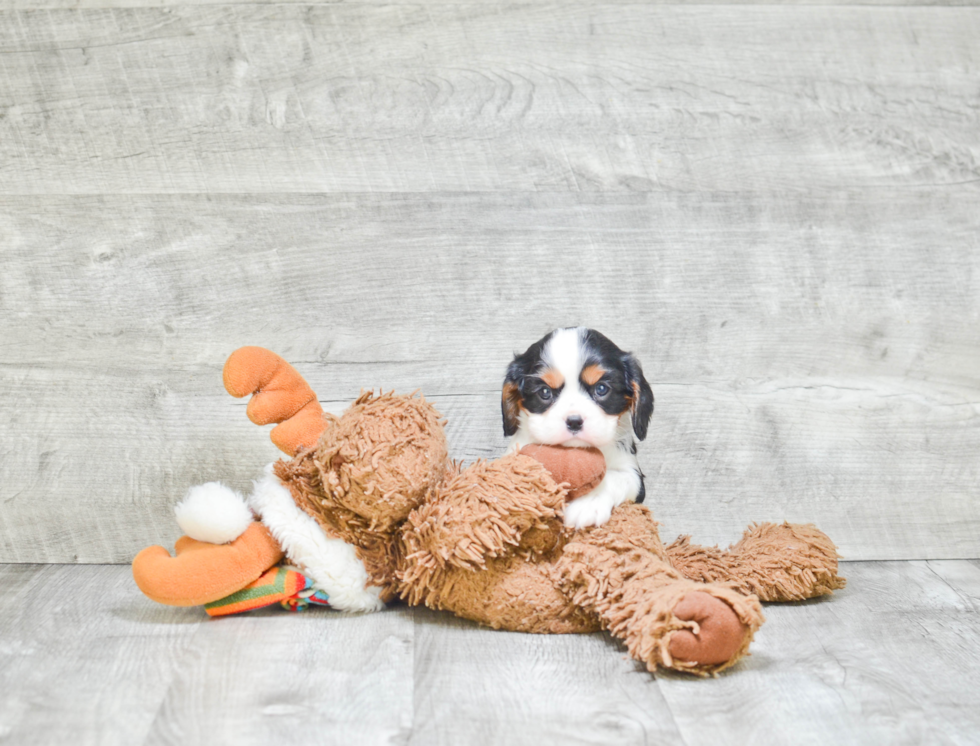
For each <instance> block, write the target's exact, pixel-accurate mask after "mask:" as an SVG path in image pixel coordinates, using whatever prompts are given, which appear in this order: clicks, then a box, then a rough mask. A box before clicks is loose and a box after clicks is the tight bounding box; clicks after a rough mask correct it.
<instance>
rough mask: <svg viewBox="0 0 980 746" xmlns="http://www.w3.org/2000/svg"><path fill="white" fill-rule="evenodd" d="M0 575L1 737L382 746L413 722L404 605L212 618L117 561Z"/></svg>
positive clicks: (409, 630)
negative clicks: (145, 585) (152, 595)
mask: <svg viewBox="0 0 980 746" xmlns="http://www.w3.org/2000/svg"><path fill="white" fill-rule="evenodd" d="M0 584H2V586H3V588H4V589H5V597H6V598H7V599H8V601H9V603H6V604H4V606H3V609H2V610H0V631H2V636H0V683H2V685H0V692H2V693H0V738H3V739H6V740H7V742H9V743H17V744H42V743H43V744H50V743H69V742H70V743H77V744H138V743H146V744H181V746H188V745H189V744H198V743H232V742H233V743H272V742H288V743H302V742H309V743H313V742H317V743H327V742H329V743H354V742H357V743H381V742H387V741H388V740H390V739H392V738H393V737H395V736H397V734H398V733H399V732H401V731H403V730H406V729H407V728H408V727H409V725H410V724H411V718H412V668H413V653H412V647H413V643H412V636H413V623H412V620H411V618H410V616H408V615H407V614H405V613H398V612H393V613H391V614H376V615H370V616H364V617H357V616H345V615H343V614H340V613H334V612H327V613H325V614H322V615H319V614H316V613H314V614H290V613H288V612H285V611H282V610H281V609H277V610H275V611H265V610H263V611H260V612H255V613H252V614H249V615H247V616H241V617H235V618H230V619H221V620H209V619H208V617H207V616H206V615H205V613H204V610H203V609H202V608H191V609H176V608H172V607H165V606H159V605H156V604H154V603H153V602H151V601H149V600H148V599H146V598H144V597H142V596H141V595H140V593H139V591H138V590H137V589H136V587H135V584H134V582H133V580H132V577H131V575H130V573H129V570H128V568H125V567H118V566H116V567H104V566H103V567H100V566H87V567H78V566H76V567H64V566H61V567H52V566H48V567H37V566H29V565H19V566H10V565H8V566H0ZM11 593H12V596H11ZM381 703H383V706H379V705H381Z"/></svg>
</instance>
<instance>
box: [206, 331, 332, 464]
mask: <svg viewBox="0 0 980 746" xmlns="http://www.w3.org/2000/svg"><path fill="white" fill-rule="evenodd" d="M222 377H223V378H224V382H225V389H226V390H227V391H228V393H229V394H231V395H232V396H235V397H239V398H241V397H243V396H248V395H249V394H252V399H251V401H249V403H248V409H247V410H246V413H247V414H248V418H249V419H250V420H251V421H252V422H254V423H255V424H256V425H268V424H269V423H272V422H276V423H279V424H277V425H276V427H274V428H273V429H272V432H271V433H270V434H269V437H271V438H272V442H273V443H275V444H276V446H277V447H278V448H279V450H281V451H283V452H284V453H287V454H289V455H290V456H293V455H295V454H296V452H297V451H298V450H299V449H300V448H310V447H312V446H314V445H316V442H317V441H318V440H319V439H320V433H322V432H323V428H324V426H325V423H324V421H323V408H322V407H321V406H320V402H318V401H317V399H316V394H315V393H313V389H311V388H310V384H308V383H307V382H306V380H305V379H304V378H303V376H301V375H300V374H299V373H298V372H297V370H296V369H295V368H294V367H293V366H292V365H290V364H289V363H287V362H286V361H285V360H283V359H282V358H281V357H279V355H277V354H276V353H274V352H271V351H269V350H267V349H265V348H264V347H239V348H238V349H237V350H235V351H234V352H233V353H231V355H229V356H228V360H227V362H225V368H224V371H223V373H222Z"/></svg>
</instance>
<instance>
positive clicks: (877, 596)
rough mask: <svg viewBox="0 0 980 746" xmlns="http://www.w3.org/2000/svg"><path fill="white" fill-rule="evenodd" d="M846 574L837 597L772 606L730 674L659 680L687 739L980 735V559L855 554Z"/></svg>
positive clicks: (933, 740) (901, 740)
mask: <svg viewBox="0 0 980 746" xmlns="http://www.w3.org/2000/svg"><path fill="white" fill-rule="evenodd" d="M845 574H846V575H847V577H848V585H847V588H846V589H845V590H844V591H842V592H839V593H837V594H835V595H834V596H833V597H831V598H829V599H826V600H820V601H811V602H804V603H798V604H785V605H782V604H780V605H768V606H767V607H766V610H765V612H766V617H767V619H768V622H767V624H766V625H765V626H764V627H763V628H762V630H761V632H760V633H759V635H758V636H757V638H756V639H757V644H756V645H755V646H754V651H753V655H752V656H751V657H750V658H749V659H747V660H746V661H745V662H744V663H742V664H740V665H739V666H738V667H737V668H736V669H734V670H733V673H732V675H729V676H724V677H721V678H718V679H714V680H710V681H706V682H704V685H702V686H698V684H699V683H701V682H695V681H690V680H687V679H682V678H680V677H679V676H662V677H661V678H660V680H659V684H660V688H661V691H663V693H664V696H665V698H666V699H667V702H668V703H669V704H670V705H671V708H672V711H673V714H674V718H675V720H676V722H677V726H678V729H679V730H680V732H681V734H682V736H683V738H684V740H685V743H691V744H695V743H753V744H760V745H761V744H779V745H780V746H783V745H785V744H820V743H834V744H855V745H858V744H869V743H889V744H919V743H930V744H966V743H973V742H975V740H976V734H977V731H978V728H980V711H978V710H977V708H976V707H975V705H974V703H973V701H972V699H973V696H974V695H973V693H974V692H976V691H977V690H978V689H980V673H978V672H980V667H978V666H977V662H978V660H980V647H978V645H977V640H978V633H980V616H978V610H980V605H978V604H980V596H978V595H977V590H978V586H980V571H978V568H977V565H976V563H975V562H973V563H968V562H949V563H931V562H930V563H926V562H894V563H847V564H846V565H845ZM947 575H948V576H950V580H949V581H947V580H946V577H947ZM963 581H965V582H963Z"/></svg>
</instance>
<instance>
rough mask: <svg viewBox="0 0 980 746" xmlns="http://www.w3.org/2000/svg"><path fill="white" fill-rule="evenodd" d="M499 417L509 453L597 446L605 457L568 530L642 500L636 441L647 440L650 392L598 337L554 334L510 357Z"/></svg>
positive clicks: (623, 356)
mask: <svg viewBox="0 0 980 746" xmlns="http://www.w3.org/2000/svg"><path fill="white" fill-rule="evenodd" d="M501 411H502V413H503V418H504V434H505V435H507V436H509V437H511V449H512V450H513V451H519V450H520V449H521V448H523V447H524V446H526V445H529V444H532V443H541V444H546V445H562V446H566V447H568V448H587V447H589V446H594V447H595V448H598V449H599V450H600V451H601V452H602V455H603V456H604V457H605V459H606V476H605V478H604V479H603V480H602V481H601V482H600V483H599V485H598V486H597V487H596V488H595V489H593V490H592V491H591V492H589V493H588V494H587V495H583V496H582V497H579V498H578V499H576V500H573V501H572V502H571V503H569V504H568V505H567V506H566V507H565V525H566V526H568V527H570V528H585V527H586V526H601V525H602V524H603V523H605V522H606V521H608V520H609V517H610V515H611V514H612V510H613V508H615V507H616V506H617V505H619V504H620V503H623V502H626V501H627V500H634V501H636V502H643V498H644V496H645V494H646V493H645V489H644V486H643V473H642V472H641V471H640V466H639V463H638V462H637V460H636V443H635V441H634V440H633V436H634V435H635V436H636V438H637V439H638V440H643V439H644V438H645V437H646V434H647V425H649V423H650V417H651V416H652V415H653V391H651V390H650V384H649V383H647V381H646V379H645V378H644V377H643V371H642V369H641V368H640V364H639V363H638V362H637V360H636V358H635V357H633V355H631V354H630V353H628V352H623V351H622V350H621V349H619V348H618V347H617V346H616V345H614V344H613V343H612V342H611V341H609V339H608V338H606V337H605V336H603V335H602V334H600V333H599V332H597V331H595V330H594V329H586V328H584V327H576V328H569V329H556V330H555V331H553V332H551V333H550V334H547V335H546V336H544V337H543V338H542V339H540V340H538V341H537V342H535V343H534V344H533V345H531V346H530V347H528V348H527V351H526V352H524V353H523V354H520V355H515V356H514V361H513V362H512V363H511V364H510V366H509V367H508V368H507V376H506V377H505V378H504V389H503V393H502V395H501Z"/></svg>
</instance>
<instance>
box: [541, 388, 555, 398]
mask: <svg viewBox="0 0 980 746" xmlns="http://www.w3.org/2000/svg"><path fill="white" fill-rule="evenodd" d="M552 396H554V392H553V391H552V390H551V389H550V388H548V387H547V386H544V387H543V388H540V389H538V397H540V399H541V400H542V401H551V397H552Z"/></svg>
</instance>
